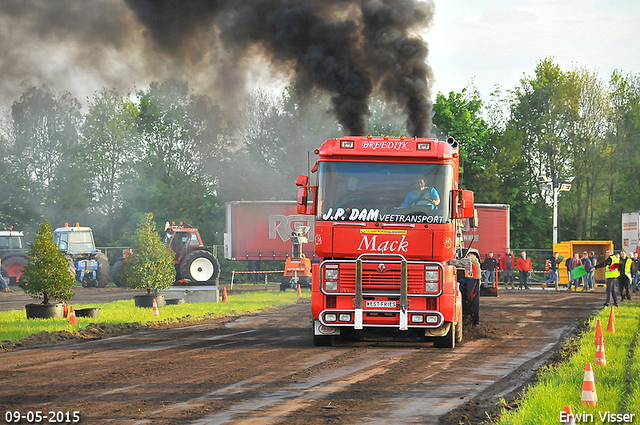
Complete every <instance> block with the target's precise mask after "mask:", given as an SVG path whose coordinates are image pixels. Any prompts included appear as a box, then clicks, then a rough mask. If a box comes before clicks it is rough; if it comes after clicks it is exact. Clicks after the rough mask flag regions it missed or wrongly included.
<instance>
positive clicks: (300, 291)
mask: <svg viewBox="0 0 640 425" xmlns="http://www.w3.org/2000/svg"><path fill="white" fill-rule="evenodd" d="M298 296H299V297H301V296H302V290H301V289H300V284H299V283H298Z"/></svg>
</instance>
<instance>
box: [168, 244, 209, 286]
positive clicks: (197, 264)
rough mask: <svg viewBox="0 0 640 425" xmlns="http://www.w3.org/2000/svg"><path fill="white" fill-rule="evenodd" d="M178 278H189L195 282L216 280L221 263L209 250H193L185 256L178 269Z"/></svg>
mask: <svg viewBox="0 0 640 425" xmlns="http://www.w3.org/2000/svg"><path fill="white" fill-rule="evenodd" d="M178 270H179V271H180V275H179V276H178V278H177V280H180V279H189V280H191V281H195V282H200V283H203V282H209V281H215V280H217V279H218V276H220V263H218V260H217V259H216V257H214V256H213V254H212V253H210V252H209V251H205V250H203V249H201V250H197V251H191V252H190V253H188V254H187V255H185V256H184V258H183V259H182V261H181V262H180V267H179V269H178Z"/></svg>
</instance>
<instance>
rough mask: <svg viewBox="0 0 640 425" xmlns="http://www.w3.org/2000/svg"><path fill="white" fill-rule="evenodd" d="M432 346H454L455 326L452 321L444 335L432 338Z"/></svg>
mask: <svg viewBox="0 0 640 425" xmlns="http://www.w3.org/2000/svg"><path fill="white" fill-rule="evenodd" d="M433 346H434V347H436V348H456V328H455V326H453V323H452V324H451V326H449V332H447V334H446V335H445V336H440V337H437V338H435V339H434V340H433Z"/></svg>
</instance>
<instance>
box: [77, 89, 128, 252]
mask: <svg viewBox="0 0 640 425" xmlns="http://www.w3.org/2000/svg"><path fill="white" fill-rule="evenodd" d="M129 98H130V96H129V95H121V94H119V93H117V92H116V91H115V90H111V91H107V90H103V91H101V92H99V93H96V94H95V96H94V97H93V99H92V102H91V103H90V104H89V112H88V114H87V116H86V118H85V121H84V124H83V126H82V135H83V138H84V140H85V141H86V143H85V147H86V153H87V156H86V157H87V159H88V163H87V170H86V171H87V174H88V175H89V176H90V181H91V184H92V189H93V190H92V192H93V194H94V209H95V210H97V211H99V212H100V213H101V214H103V215H104V216H106V219H107V222H108V224H107V227H108V231H107V233H108V241H109V242H110V243H112V242H114V240H115V233H114V228H115V221H116V211H117V210H118V209H119V208H120V207H121V204H122V188H123V187H124V186H125V185H126V184H127V183H128V182H130V181H131V180H133V178H134V163H135V158H137V157H139V156H140V150H139V148H138V146H139V144H138V143H137V142H138V140H137V138H136V126H135V124H136V119H137V116H138V108H137V106H136V105H135V104H134V103H133V102H132V101H131V100H129Z"/></svg>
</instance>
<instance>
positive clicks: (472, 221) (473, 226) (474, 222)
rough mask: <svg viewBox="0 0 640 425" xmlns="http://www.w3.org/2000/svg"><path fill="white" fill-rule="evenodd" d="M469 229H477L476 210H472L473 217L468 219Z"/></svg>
mask: <svg viewBox="0 0 640 425" xmlns="http://www.w3.org/2000/svg"><path fill="white" fill-rule="evenodd" d="M469 228H471V229H477V228H478V210H477V209H475V208H474V209H473V217H470V218H469Z"/></svg>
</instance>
